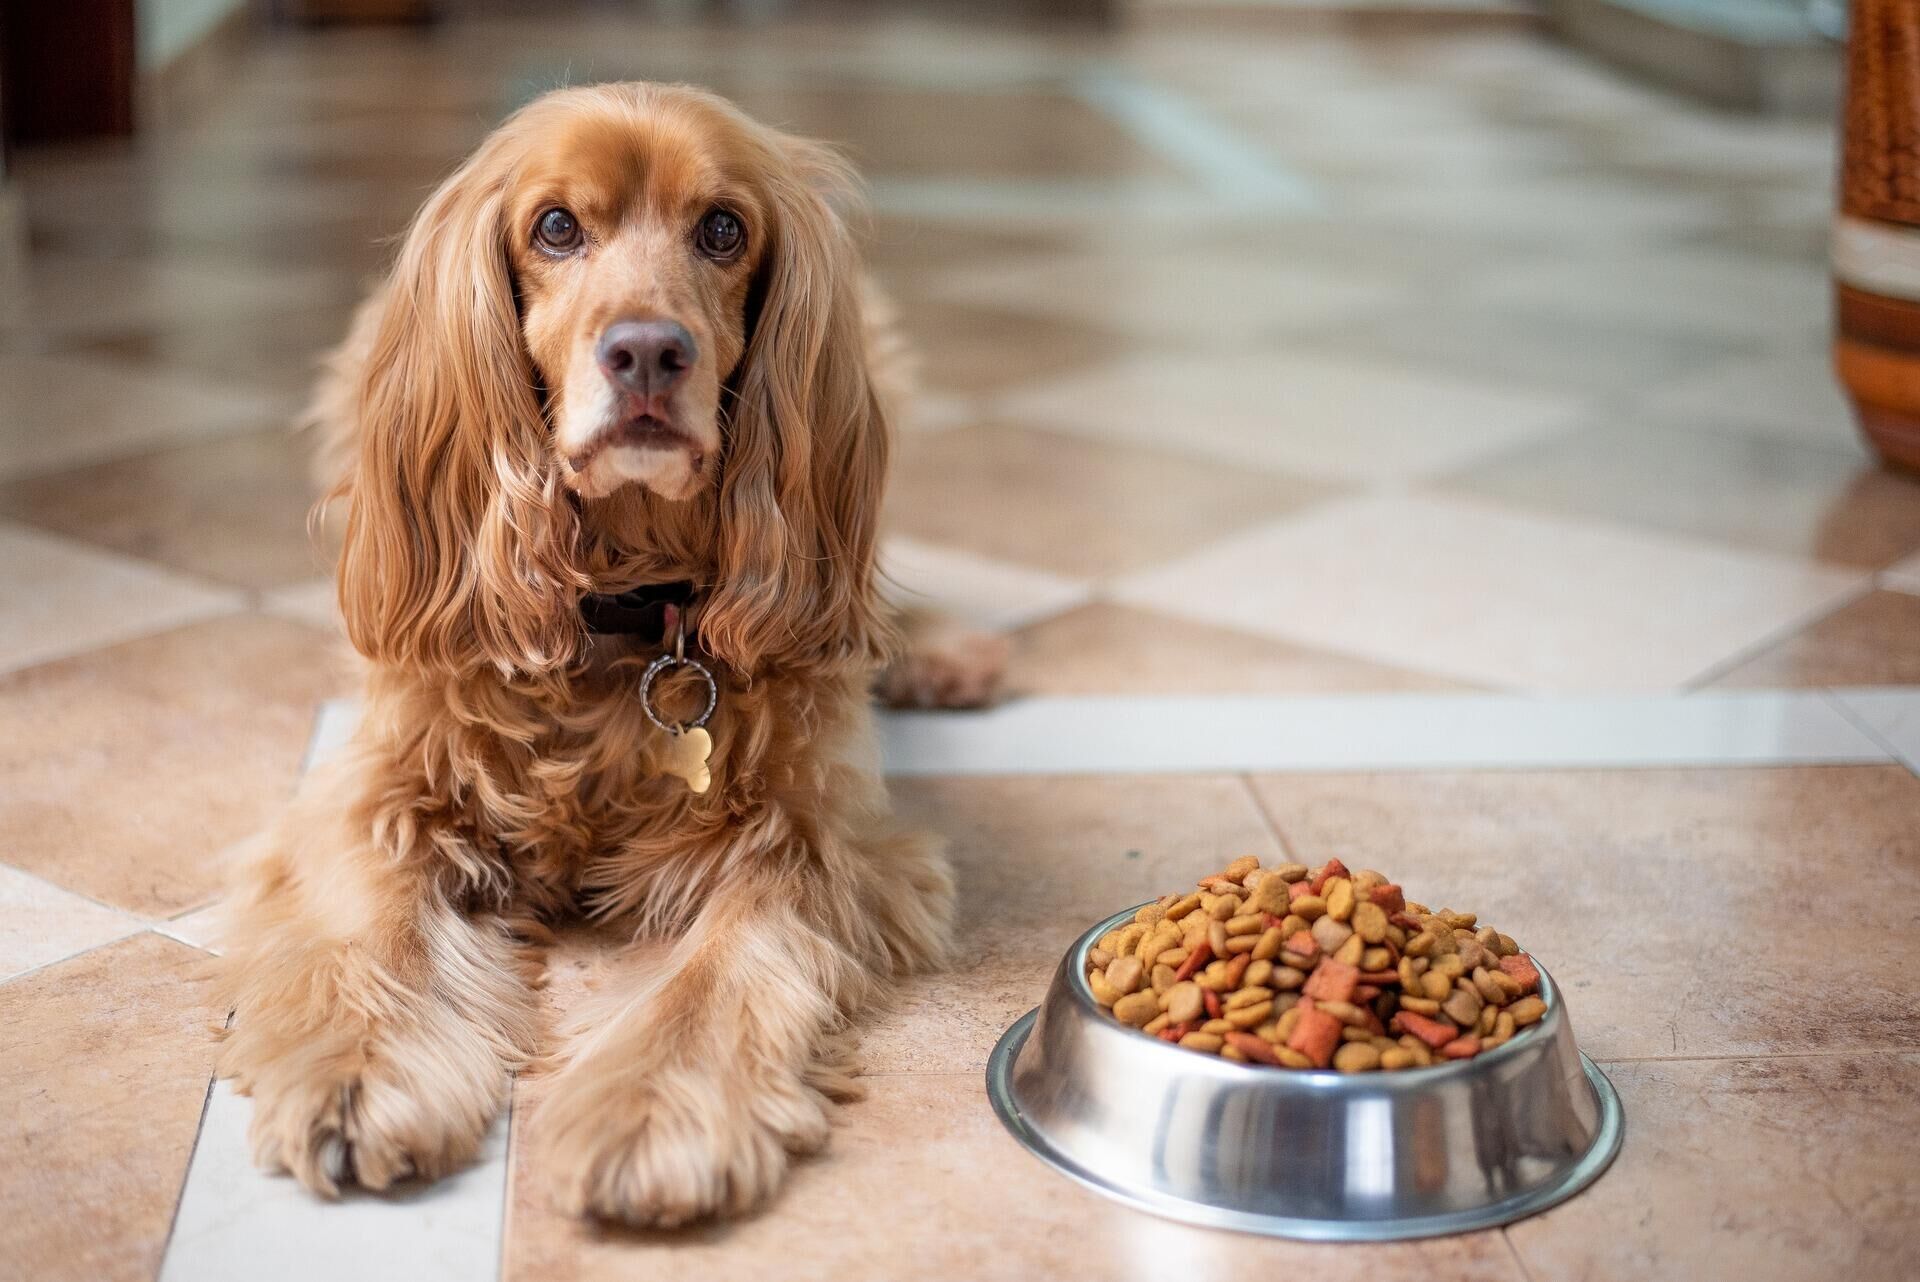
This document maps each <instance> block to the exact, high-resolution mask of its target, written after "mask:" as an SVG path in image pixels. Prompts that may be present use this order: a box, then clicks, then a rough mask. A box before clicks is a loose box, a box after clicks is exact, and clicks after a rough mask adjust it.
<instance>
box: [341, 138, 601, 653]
mask: <svg viewBox="0 0 1920 1282" xmlns="http://www.w3.org/2000/svg"><path fill="white" fill-rule="evenodd" d="M506 169H507V159H506V152H505V145H504V144H503V143H502V142H501V141H500V140H498V139H496V140H495V141H494V142H492V143H489V144H488V146H487V147H485V148H483V149H482V151H481V152H479V153H478V154H476V155H475V156H474V157H473V159H471V160H469V161H468V162H467V163H466V164H465V165H464V166H462V167H461V169H460V170H459V171H458V172H456V173H455V174H454V175H453V176H452V177H451V178H449V179H447V181H446V182H445V183H443V184H442V185H441V187H440V189H439V190H438V191H436V192H435V193H434V194H433V196H432V197H431V198H430V199H429V200H428V201H427V203H426V204H425V205H424V206H423V207H422V208H421V210H420V213H419V214H418V216H417V217H416V218H415V219H414V222H413V226H412V227H411V228H410V229H409V231H408V233H407V238H406V242H405V244H404V245H403V246H402V248H401V251H400V257H399V261H398V262H397V264H396V265H395V267H394V271H393V275H392V278H391V279H390V280H389V281H388V282H387V284H386V286H385V287H384V289H383V291H382V295H381V299H380V302H379V303H378V304H377V306H378V308H379V309H380V310H379V315H378V317H377V319H372V320H370V324H369V328H370V330H371V333H370V335H369V336H368V337H367V339H366V347H365V350H364V352H363V354H362V361H361V364H360V367H359V370H358V372H357V376H356V377H355V379H354V382H353V386H352V393H351V404H352V413H353V414H354V416H355V418H356V420H357V422H356V428H357V431H356V435H357V437H358V457H357V461H356V464H355V467H354V469H353V474H352V478H351V481H350V482H349V484H348V489H349V496H350V500H351V502H350V507H349V509H348V514H347V528H346V543H345V547H344V548H343V550H342V554H341V562H340V605H341V609H342V611H343V612H344V613H345V615H346V622H347V633H348V635H349V636H350V637H351V638H352V640H353V644H354V646H355V647H356V648H357V649H359V650H360V651H361V653H363V654H365V655H367V656H368V657H369V658H372V659H375V660H379V661H383V662H388V663H396V664H404V665H408V666H413V667H417V668H421V669H425V670H429V671H433V672H437V673H443V674H452V675H460V674H466V673H469V672H472V671H475V670H477V669H479V668H482V667H487V666H490V667H492V668H494V669H495V670H497V671H499V672H501V673H502V674H514V673H540V672H544V671H549V670H551V669H553V668H556V667H559V666H562V665H564V664H566V663H567V662H568V661H569V660H570V659H572V657H573V655H574V653H575V651H576V649H577V647H578V645H579V643H580V623H579V615H578V604H579V597H580V594H581V592H582V591H584V590H585V579H584V578H583V576H582V575H581V573H580V572H579V570H578V569H577V568H576V565H575V560H574V552H575V546H576V543H577V539H578V524H577V518H576V516H575V513H574V509H573V507H572V505H571V504H570V503H569V502H568V501H567V497H566V495H565V493H564V490H563V487H562V485H561V482H560V479H559V476H558V471H557V469H556V467H555V466H554V465H553V463H552V461H551V459H550V457H549V445H548V432H547V428H546V424H545V422H544V420H543V417H542V414H541V410H540V404H539V401H538V399H537V397H536V393H535V390H534V375H533V371H532V366H531V362H530V361H529V360H528V358H527V355H526V351H525V348H524V346H523V345H522V341H521V337H520V320H519V315H518V313H517V311H516V309H515V305H514V294H513V281H512V277H511V272H510V270H509V267H508V263H507V255H506V235H507V232H506V229H505V227H504V225H503V221H502V206H503V204H504V201H505V188H506Z"/></svg>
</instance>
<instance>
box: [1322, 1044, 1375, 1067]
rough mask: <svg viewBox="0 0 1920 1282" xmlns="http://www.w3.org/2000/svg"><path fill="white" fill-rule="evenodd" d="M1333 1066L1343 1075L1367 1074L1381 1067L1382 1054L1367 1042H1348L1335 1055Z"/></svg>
mask: <svg viewBox="0 0 1920 1282" xmlns="http://www.w3.org/2000/svg"><path fill="white" fill-rule="evenodd" d="M1333 1066H1334V1067H1335V1068H1337V1069H1339V1070H1340V1071H1341V1072H1343V1073H1367V1072H1371V1071H1373V1070H1374V1069H1376V1068H1378V1067H1380V1052H1379V1051H1377V1050H1375V1049H1374V1048H1373V1047H1372V1046H1371V1045H1370V1044H1368V1043H1366V1042H1348V1043H1347V1044H1346V1045H1344V1046H1342V1047H1341V1048H1340V1049H1339V1050H1337V1051H1335V1052H1334V1053H1333Z"/></svg>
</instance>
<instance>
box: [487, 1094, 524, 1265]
mask: <svg viewBox="0 0 1920 1282" xmlns="http://www.w3.org/2000/svg"><path fill="white" fill-rule="evenodd" d="M519 1082H520V1074H518V1073H509V1074H507V1136H506V1139H505V1140H504V1141H502V1145H501V1160H502V1161H503V1162H505V1163H506V1167H507V1169H506V1171H505V1173H504V1176H503V1178H502V1179H501V1181H500V1249H499V1250H498V1251H497V1252H495V1254H494V1263H493V1276H494V1280H495V1282H499V1280H500V1279H501V1278H504V1277H506V1275H507V1226H508V1223H509V1217H510V1216H511V1215H512V1214H513V1127H514V1123H515V1122H516V1121H518V1120H519V1116H520V1110H519V1107H518V1106H517V1105H516V1103H515V1101H516V1100H517V1099H518V1098H519V1092H518V1091H516V1090H515V1089H514V1087H515V1086H517V1085H518V1084H519Z"/></svg>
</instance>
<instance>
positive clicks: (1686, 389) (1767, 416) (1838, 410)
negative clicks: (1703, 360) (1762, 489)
mask: <svg viewBox="0 0 1920 1282" xmlns="http://www.w3.org/2000/svg"><path fill="white" fill-rule="evenodd" d="M1641 408H1642V410H1643V412H1645V413H1648V414H1652V415H1655V416H1657V417H1658V418H1660V419H1662V420H1663V421H1667V422H1671V423H1674V424H1676V425H1679V426H1683V427H1702V428H1706V429H1708V430H1710V431H1723V430H1734V431H1741V432H1750V433H1753V434H1755V435H1758V436H1763V437H1768V438H1779V439H1783V440H1789V441H1800V442H1803V443H1806V444H1811V445H1816V446H1820V447H1823V448H1827V449H1836V450H1852V451H1856V452H1861V453H1864V451H1863V449H1862V446H1861V445H1860V442H1859V435H1858V432H1857V430H1856V428H1855V427H1854V421H1853V413H1852V411H1851V410H1849V409H1848V408H1847V402H1846V398H1845V397H1844V396H1842V395H1841V392H1840V387H1839V384H1838V383H1836V382H1835V381H1834V376H1833V359H1832V357H1831V356H1829V355H1828V354H1827V352H1826V351H1825V350H1824V349H1823V348H1817V347H1815V348H1810V350H1807V351H1802V352H1791V353H1776V354H1772V355H1768V356H1760V357H1738V358H1735V359H1732V360H1729V361H1726V362H1724V363H1722V364H1719V365H1715V366H1713V367H1711V368H1709V369H1705V370H1701V371H1700V372H1698V373H1696V374H1691V375H1688V376H1686V377H1683V378H1679V379H1676V380H1674V381H1673V382H1671V383H1668V384H1666V385H1665V386H1663V387H1658V388H1655V389H1654V390H1652V391H1651V392H1649V393H1648V394H1647V396H1646V398H1645V399H1644V401H1642V402H1641Z"/></svg>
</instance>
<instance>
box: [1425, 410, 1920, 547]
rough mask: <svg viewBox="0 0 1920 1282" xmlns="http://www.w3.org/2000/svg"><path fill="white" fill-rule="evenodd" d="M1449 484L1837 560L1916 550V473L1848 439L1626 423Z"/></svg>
mask: <svg viewBox="0 0 1920 1282" xmlns="http://www.w3.org/2000/svg"><path fill="white" fill-rule="evenodd" d="M1444 488H1446V489H1447V490H1450V491H1457V492H1465V493H1470V494H1475V495H1479V496H1482V497H1486V498H1491V499H1497V500H1501V501H1503V502H1508V503H1515V504H1518V505H1521V506H1524V507H1528V508H1533V509H1536V510H1538V511H1541V512H1546V513H1577V514H1580V515H1584V516H1592V517H1599V518H1601V519H1603V520H1609V521H1616V522H1618V523H1620V524H1622V525H1628V526H1637V527H1644V528H1648V529H1655V530H1667V531H1671V532H1673V533H1676V534H1687V535H1695V536H1698V537H1700V538H1705V539H1713V540H1717V541H1720V542H1725V543H1731V544H1735V545H1738V546H1741V547H1750V548H1760V549H1764V550H1767V551H1772V552H1784V553H1791V554H1795V555H1798V556H1804V557H1808V558H1811V559H1813V560H1818V561H1827V562H1832V563H1835V564H1838V565H1849V566H1863V567H1867V568H1871V569H1878V568H1880V567H1882V566H1885V565H1887V564H1888V563H1889V562H1891V561H1893V560H1895V559H1896V558H1898V557H1900V556H1903V555H1905V554H1906V553H1907V552H1909V551H1911V550H1913V549H1914V548H1915V547H1920V480H1915V479H1912V478H1909V477H1905V476H1900V475H1898V474H1895V473H1892V472H1887V471H1883V470H1881V469H1879V468H1876V467H1874V466H1873V465H1872V464H1871V463H1869V462H1868V461H1867V460H1865V459H1863V458H1861V457H1860V455H1859V453H1858V452H1857V451H1855V450H1853V449H1852V448H1850V447H1849V446H1848V445H1847V444H1846V443H1842V447H1841V448H1839V449H1825V448H1820V447H1816V446H1810V445H1802V444H1796V443H1793V442H1789V441H1785V440H1778V439H1770V438H1764V437H1754V436H1749V435H1746V434H1743V433H1737V432H1732V433H1729V432H1705V431H1699V432H1696V431H1687V430H1684V429H1678V428H1676V427H1674V426H1673V425H1671V424H1668V423H1663V422H1652V423H1631V424H1629V423H1621V424H1613V425H1607V426H1595V427H1592V428H1589V429H1587V430H1583V431H1579V432H1573V433H1569V434H1567V435H1565V436H1560V437H1556V438H1554V439H1553V440H1550V441H1544V442H1542V443H1540V444H1538V445H1533V446H1526V447H1522V448H1521V449H1518V450H1515V451H1514V452H1513V453H1511V454H1506V455H1502V456H1501V457H1499V458H1497V459H1493V460H1490V461H1489V462H1486V463H1484V464H1482V465H1480V466H1478V467H1475V468H1471V469H1468V470H1467V471H1464V472H1461V473H1459V474H1458V475H1456V476H1454V477H1452V478H1449V480H1448V481H1447V482H1446V483H1445V487H1444Z"/></svg>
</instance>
